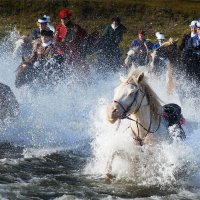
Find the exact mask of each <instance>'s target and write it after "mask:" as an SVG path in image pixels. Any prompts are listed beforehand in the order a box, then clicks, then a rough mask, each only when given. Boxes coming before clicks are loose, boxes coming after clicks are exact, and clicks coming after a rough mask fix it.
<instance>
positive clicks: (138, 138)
mask: <svg viewBox="0 0 200 200" xmlns="http://www.w3.org/2000/svg"><path fill="white" fill-rule="evenodd" d="M127 84H131V85H134V86H136V87H138V86H137V85H136V84H133V83H129V82H127ZM139 91H140V92H142V94H143V96H142V99H141V101H140V103H139V104H138V106H137V108H136V109H135V111H134V112H133V114H136V113H137V112H138V111H139V109H140V107H141V105H142V102H143V100H144V97H145V96H146V94H145V93H144V92H143V91H142V89H140V88H139V87H138V89H137V91H136V92H135V95H134V98H133V101H132V102H131V103H130V105H128V107H127V108H125V107H124V106H123V104H122V103H121V102H119V101H116V100H113V102H114V103H117V104H118V105H119V106H120V107H121V108H122V110H123V113H122V114H121V116H120V117H119V118H120V119H128V120H131V121H134V122H135V123H136V125H137V130H138V134H137V135H136V133H135V132H134V131H133V129H132V128H131V130H132V132H133V134H134V136H135V137H134V138H133V139H134V140H136V141H138V142H139V143H140V146H142V145H143V140H144V138H145V137H146V136H147V135H148V134H149V133H155V132H157V131H158V129H159V127H160V123H161V117H162V115H161V114H159V113H157V115H159V123H158V127H157V128H156V129H155V130H153V131H151V125H152V119H151V117H150V123H149V127H148V129H147V128H145V127H144V126H143V125H142V124H141V123H140V122H138V120H135V119H132V118H131V117H129V115H130V114H127V113H128V112H129V111H130V109H131V107H132V106H133V104H134V103H135V102H136V104H137V97H138V94H139ZM139 126H140V127H142V128H143V129H144V130H145V131H146V135H145V136H144V137H143V139H141V138H140V137H139V135H140V134H139Z"/></svg>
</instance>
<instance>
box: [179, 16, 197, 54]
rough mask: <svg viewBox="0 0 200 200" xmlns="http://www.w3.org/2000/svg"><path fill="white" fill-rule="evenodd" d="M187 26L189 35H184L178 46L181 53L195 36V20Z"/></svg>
mask: <svg viewBox="0 0 200 200" xmlns="http://www.w3.org/2000/svg"><path fill="white" fill-rule="evenodd" d="M189 26H190V30H191V31H190V33H189V34H186V35H184V37H183V39H182V42H181V45H180V50H181V51H183V50H185V49H187V48H188V47H190V46H191V43H190V42H191V40H190V39H191V38H193V37H194V36H196V34H197V21H196V20H194V21H192V22H191V24H190V25H189ZM189 40H190V41H189Z"/></svg>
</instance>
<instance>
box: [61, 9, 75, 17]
mask: <svg viewBox="0 0 200 200" xmlns="http://www.w3.org/2000/svg"><path fill="white" fill-rule="evenodd" d="M72 13H73V11H72V10H69V9H63V10H61V11H60V12H59V17H60V19H65V18H69V17H71V16H72Z"/></svg>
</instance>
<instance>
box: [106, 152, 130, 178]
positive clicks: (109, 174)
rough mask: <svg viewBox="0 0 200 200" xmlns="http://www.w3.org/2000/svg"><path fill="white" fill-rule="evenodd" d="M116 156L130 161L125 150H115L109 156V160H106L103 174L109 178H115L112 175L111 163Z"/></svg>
mask: <svg viewBox="0 0 200 200" xmlns="http://www.w3.org/2000/svg"><path fill="white" fill-rule="evenodd" d="M116 156H119V157H121V158H124V159H127V160H128V161H129V162H131V161H132V158H131V156H129V155H128V153H126V152H125V151H123V150H120V151H115V152H114V153H113V154H112V156H111V160H108V161H107V163H106V169H105V174H106V177H107V178H108V179H109V180H111V179H113V178H115V176H114V175H112V164H113V160H114V159H115V157H116Z"/></svg>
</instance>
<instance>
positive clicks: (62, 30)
mask: <svg viewBox="0 0 200 200" xmlns="http://www.w3.org/2000/svg"><path fill="white" fill-rule="evenodd" d="M84 37H86V31H85V30H84V29H82V28H81V27H80V26H79V25H77V24H74V23H72V22H70V23H69V24H68V25H63V24H60V25H58V26H57V27H56V33H55V36H54V45H55V48H56V50H57V53H58V54H60V55H64V56H66V57H68V59H71V60H73V62H79V61H80V60H81V55H80V49H81V45H82V43H83V41H84Z"/></svg>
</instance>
